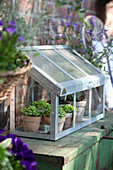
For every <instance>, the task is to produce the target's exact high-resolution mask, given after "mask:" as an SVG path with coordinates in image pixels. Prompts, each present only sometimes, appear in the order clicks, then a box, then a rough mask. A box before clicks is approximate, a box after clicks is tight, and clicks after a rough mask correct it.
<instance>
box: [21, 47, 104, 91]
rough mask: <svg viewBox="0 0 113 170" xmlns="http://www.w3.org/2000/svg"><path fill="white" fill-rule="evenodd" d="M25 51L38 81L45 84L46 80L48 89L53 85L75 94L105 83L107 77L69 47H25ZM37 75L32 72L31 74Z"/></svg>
mask: <svg viewBox="0 0 113 170" xmlns="http://www.w3.org/2000/svg"><path fill="white" fill-rule="evenodd" d="M23 51H24V52H25V51H26V53H27V55H28V56H29V57H30V58H31V59H32V62H33V67H34V69H35V71H36V72H37V73H39V74H37V75H40V77H41V80H39V77H38V76H37V81H40V82H42V83H43V81H44V78H46V82H44V83H45V86H46V87H47V88H49V86H50V84H51V85H52V84H53V86H54V87H58V88H59V90H61V91H62V89H64V88H66V89H68V90H67V93H69V92H71V93H72V92H73V93H74V92H75V91H76V90H77V91H80V90H84V89H88V88H90V87H91V88H92V87H93V86H94V87H96V86H97V85H98V86H99V85H103V84H104V82H105V76H104V74H103V73H102V72H101V71H100V70H98V69H97V68H96V67H95V66H93V65H92V64H91V63H89V62H88V61H87V60H86V59H84V58H83V57H82V56H81V55H80V54H78V53H77V52H76V51H74V50H73V51H72V50H70V49H69V48H68V47H67V46H61V45H56V46H52V45H46V46H33V47H25V48H24V49H23ZM36 72H35V73H36ZM35 73H34V72H33V70H31V71H30V74H35ZM35 78H36V76H35ZM53 89H54V88H53ZM70 89H71V90H70ZM61 91H59V92H61ZM60 94H62V93H60Z"/></svg>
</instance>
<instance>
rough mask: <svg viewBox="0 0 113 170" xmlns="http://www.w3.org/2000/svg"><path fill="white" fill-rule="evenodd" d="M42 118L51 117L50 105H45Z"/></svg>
mask: <svg viewBox="0 0 113 170" xmlns="http://www.w3.org/2000/svg"><path fill="white" fill-rule="evenodd" d="M43 116H44V117H50V116H51V105H50V104H49V103H47V105H46V108H45V109H44V112H43Z"/></svg>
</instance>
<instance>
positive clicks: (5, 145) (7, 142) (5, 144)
mask: <svg viewBox="0 0 113 170" xmlns="http://www.w3.org/2000/svg"><path fill="white" fill-rule="evenodd" d="M11 142H12V139H11V138H8V139H5V140H4V141H2V142H1V143H0V147H2V148H3V149H6V148H8V147H10V146H11Z"/></svg>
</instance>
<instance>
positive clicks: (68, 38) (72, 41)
mask: <svg viewBox="0 0 113 170" xmlns="http://www.w3.org/2000/svg"><path fill="white" fill-rule="evenodd" d="M84 2H85V0H75V1H73V2H72V1H67V0H64V1H60V0H57V5H59V6H62V5H63V6H64V5H68V6H69V7H68V9H67V14H66V16H65V18H64V19H61V25H60V26H61V27H62V29H61V31H59V29H58V25H56V24H55V22H54V19H53V18H50V20H49V21H50V27H51V28H52V31H50V32H49V33H50V35H49V37H51V38H50V39H49V38H48V37H47V36H46V37H45V38H46V40H47V42H48V43H49V44H67V45H68V46H69V47H70V48H71V49H75V50H76V51H77V52H79V53H81V55H82V56H83V57H84V58H86V59H87V60H89V61H90V62H91V63H92V64H93V65H95V66H96V67H98V68H99V69H100V70H104V71H105V72H108V73H109V71H108V70H107V69H106V67H105V63H106V62H107V61H108V59H109V56H110V54H111V53H112V51H111V47H112V46H113V45H112V39H110V40H109V41H108V39H105V36H104V35H106V34H105V33H106V31H105V30H104V28H103V29H102V30H100V32H99V33H98V34H97V35H96V36H95V35H94V31H93V30H94V28H95V21H94V19H93V17H92V18H91V19H90V22H89V23H87V22H86V21H85V9H84V8H83V3H84ZM84 27H85V28H86V30H87V35H86V36H87V37H90V38H89V39H87V37H85V39H83V34H84V32H83V30H84ZM52 32H54V33H53V34H51V33H52ZM95 40H96V41H98V42H100V43H101V45H102V47H103V49H102V50H101V51H97V50H96V46H97V45H98V44H96V45H94V44H93V43H92V41H95ZM106 40H107V41H106ZM84 41H85V44H84ZM103 42H106V45H103V44H104V43H103Z"/></svg>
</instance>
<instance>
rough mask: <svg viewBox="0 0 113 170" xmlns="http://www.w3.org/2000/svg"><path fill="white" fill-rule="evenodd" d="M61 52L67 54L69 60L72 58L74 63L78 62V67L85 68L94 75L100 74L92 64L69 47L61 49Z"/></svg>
mask: <svg viewBox="0 0 113 170" xmlns="http://www.w3.org/2000/svg"><path fill="white" fill-rule="evenodd" d="M58 51H59V52H60V53H61V54H63V55H64V56H66V57H67V58H68V59H69V60H71V61H72V62H73V63H74V64H76V65H77V66H78V67H80V68H81V69H82V70H84V71H85V72H86V73H87V74H90V75H94V74H99V72H98V71H97V70H96V69H94V68H93V67H92V66H90V65H89V64H88V63H87V62H85V61H84V60H83V59H82V58H80V57H78V56H77V55H76V54H74V53H73V52H72V51H71V50H69V49H63V50H62V49H61V50H58Z"/></svg>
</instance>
